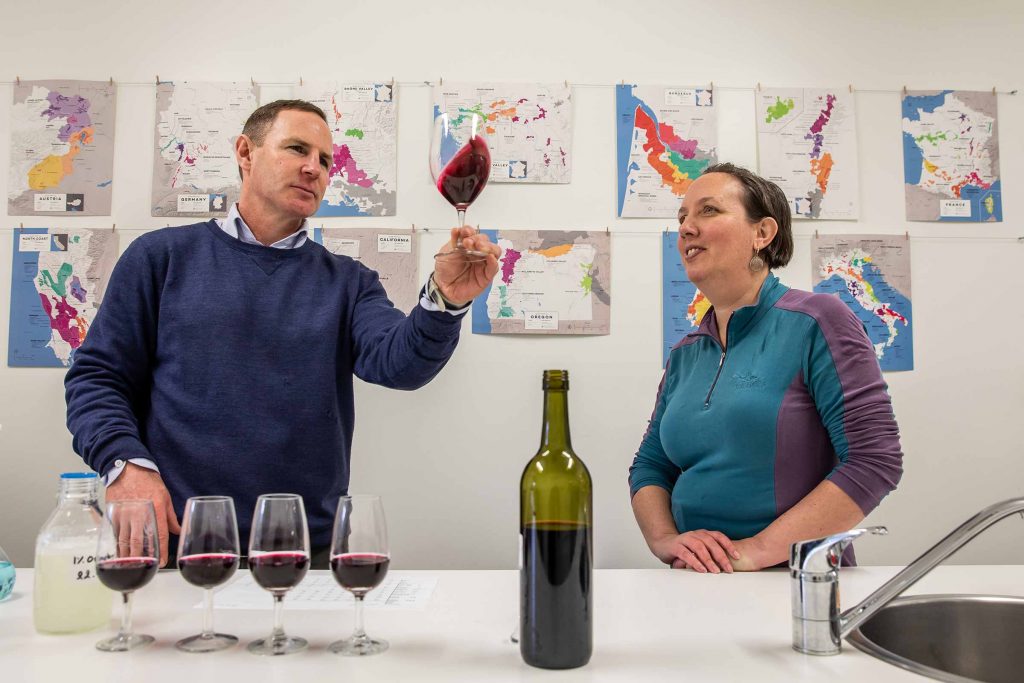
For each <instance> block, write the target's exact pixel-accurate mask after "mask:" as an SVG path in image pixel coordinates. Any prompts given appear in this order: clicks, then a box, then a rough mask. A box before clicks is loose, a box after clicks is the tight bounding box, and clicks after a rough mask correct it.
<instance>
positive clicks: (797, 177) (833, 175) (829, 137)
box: [756, 88, 860, 220]
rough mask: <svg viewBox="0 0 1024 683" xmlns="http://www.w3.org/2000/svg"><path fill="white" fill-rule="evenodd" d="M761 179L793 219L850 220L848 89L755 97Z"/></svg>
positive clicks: (852, 173) (852, 135)
mask: <svg viewBox="0 0 1024 683" xmlns="http://www.w3.org/2000/svg"><path fill="white" fill-rule="evenodd" d="M756 97H757V151H758V159H759V168H760V171H761V174H762V175H763V176H765V177H766V178H768V179H769V180H771V181H772V182H774V183H776V184H777V185H778V186H779V187H781V188H782V190H783V192H785V193H786V197H787V198H788V199H789V208H790V210H791V211H792V212H793V217H794V218H820V219H841V220H856V219H857V217H858V213H859V210H858V207H859V198H858V197H859V193H860V187H859V182H858V164H857V122H856V109H855V107H854V101H853V94H852V93H850V92H849V89H848V88H834V89H799V88H767V89H764V90H761V91H759V92H758V93H757V95H756Z"/></svg>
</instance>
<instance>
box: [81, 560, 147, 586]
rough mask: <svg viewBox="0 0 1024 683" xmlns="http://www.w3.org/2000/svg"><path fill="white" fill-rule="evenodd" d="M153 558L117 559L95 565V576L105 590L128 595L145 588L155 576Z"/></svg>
mask: <svg viewBox="0 0 1024 683" xmlns="http://www.w3.org/2000/svg"><path fill="white" fill-rule="evenodd" d="M156 570H157V561H156V558H154V557H118V558H116V559H110V560H100V561H99V562H97V563H96V576H97V578H99V580H100V583H102V584H103V585H104V586H106V587H107V588H110V589H111V590H115V591H119V592H121V593H130V592H131V591H134V590H138V589H140V588H142V587H143V586H145V585H146V584H147V583H149V582H150V580H151V579H152V578H153V577H154V576H156Z"/></svg>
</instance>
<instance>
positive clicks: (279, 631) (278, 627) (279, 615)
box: [272, 593, 284, 638]
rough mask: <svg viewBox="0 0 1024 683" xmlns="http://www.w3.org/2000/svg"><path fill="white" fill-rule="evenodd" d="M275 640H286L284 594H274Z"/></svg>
mask: <svg viewBox="0 0 1024 683" xmlns="http://www.w3.org/2000/svg"><path fill="white" fill-rule="evenodd" d="M272 636H273V637H274V638H284V593H274V633H273V634H272Z"/></svg>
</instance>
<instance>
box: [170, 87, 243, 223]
mask: <svg viewBox="0 0 1024 683" xmlns="http://www.w3.org/2000/svg"><path fill="white" fill-rule="evenodd" d="M258 95H259V88H258V87H257V86H256V85H253V84H252V83H190V82H182V83H174V82H171V81H164V82H161V83H159V84H158V85H157V87H156V126H155V135H154V139H155V152H154V154H153V192H152V214H153V215H154V216H186V217H194V218H197V219H198V218H205V217H209V216H219V217H224V216H226V215H227V213H228V210H229V209H230V208H231V205H232V204H234V203H235V202H236V201H238V193H239V189H240V188H241V179H240V178H239V175H238V164H237V162H236V161H235V139H236V138H237V137H238V135H239V134H240V133H241V132H242V126H244V125H245V121H246V119H248V118H249V115H250V114H251V113H252V112H253V111H254V110H255V109H256V107H257V101H258Z"/></svg>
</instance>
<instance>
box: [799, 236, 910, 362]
mask: <svg viewBox="0 0 1024 683" xmlns="http://www.w3.org/2000/svg"><path fill="white" fill-rule="evenodd" d="M812 253H813V254H814V255H815V262H816V272H815V277H814V282H815V284H814V291H815V292H821V293H830V294H835V295H837V296H839V298H840V299H842V301H843V302H844V303H846V305H847V306H849V307H850V309H851V310H852V311H853V312H854V313H855V314H856V315H857V317H858V318H860V320H861V322H863V323H864V327H865V329H866V330H867V333H868V337H869V338H870V339H871V343H872V345H873V346H874V348H875V355H876V356H877V357H878V361H879V363H880V365H881V366H882V370H887V371H890V370H893V371H894V370H912V369H913V367H914V365H913V359H914V355H913V325H912V313H911V312H912V307H911V303H910V249H909V243H908V242H907V241H906V238H905V237H903V236H897V237H887V236H864V237H859V238H858V237H851V236H844V237H836V236H827V237H818V238H815V239H814V240H813V244H812ZM894 283H898V286H897V285H896V284H894Z"/></svg>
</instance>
